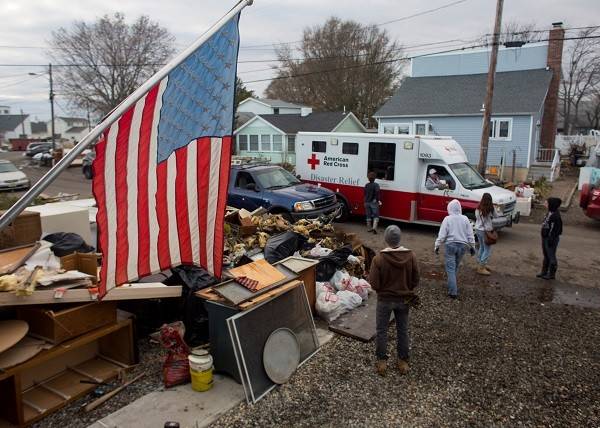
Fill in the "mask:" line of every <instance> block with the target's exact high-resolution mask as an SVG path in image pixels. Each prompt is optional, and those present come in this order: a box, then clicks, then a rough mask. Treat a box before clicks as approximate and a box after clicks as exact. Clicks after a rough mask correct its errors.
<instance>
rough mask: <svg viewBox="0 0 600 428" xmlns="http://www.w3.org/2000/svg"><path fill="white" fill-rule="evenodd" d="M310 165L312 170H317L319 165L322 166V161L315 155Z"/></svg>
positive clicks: (310, 160)
mask: <svg viewBox="0 0 600 428" xmlns="http://www.w3.org/2000/svg"><path fill="white" fill-rule="evenodd" d="M308 164H309V165H310V169H315V168H316V167H317V165H320V164H321V161H320V160H319V159H317V155H315V154H314V153H313V154H312V156H311V158H310V159H309V160H308Z"/></svg>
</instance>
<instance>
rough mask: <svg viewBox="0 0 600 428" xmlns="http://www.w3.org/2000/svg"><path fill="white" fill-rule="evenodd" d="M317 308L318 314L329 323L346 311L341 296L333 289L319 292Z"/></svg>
mask: <svg viewBox="0 0 600 428" xmlns="http://www.w3.org/2000/svg"><path fill="white" fill-rule="evenodd" d="M315 309H316V310H317V314H319V316H320V317H321V318H323V319H324V320H325V321H327V322H328V323H330V322H332V321H333V320H335V319H336V318H337V317H339V316H340V315H342V314H343V313H344V312H345V310H344V308H343V307H342V304H341V303H340V298H339V297H338V296H337V295H336V294H335V293H333V292H331V291H324V292H322V293H320V294H317V301H316V303H315Z"/></svg>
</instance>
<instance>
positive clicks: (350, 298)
mask: <svg viewBox="0 0 600 428" xmlns="http://www.w3.org/2000/svg"><path fill="white" fill-rule="evenodd" d="M336 295H337V297H339V302H340V304H341V306H342V308H343V309H344V310H345V311H351V310H352V309H354V308H357V307H359V306H360V305H361V304H362V298H361V297H360V296H359V295H358V294H356V293H354V292H352V291H348V290H342V291H338V292H337V293H336Z"/></svg>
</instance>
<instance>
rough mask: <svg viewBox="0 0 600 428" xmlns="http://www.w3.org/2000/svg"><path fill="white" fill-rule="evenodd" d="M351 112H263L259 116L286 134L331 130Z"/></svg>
mask: <svg viewBox="0 0 600 428" xmlns="http://www.w3.org/2000/svg"><path fill="white" fill-rule="evenodd" d="M350 114H351V113H350V112H348V113H343V112H341V111H320V112H313V113H311V114H309V115H306V116H301V115H299V114H261V115H259V117H261V118H262V119H264V120H266V121H267V122H269V123H270V124H272V125H273V126H275V127H276V128H279V129H280V130H282V131H283V132H285V133H286V134H297V133H298V132H301V131H308V132H311V131H312V132H331V131H332V130H333V129H334V128H335V127H336V126H337V125H338V124H339V123H340V122H341V121H342V120H344V119H345V118H346V117H348V115H350Z"/></svg>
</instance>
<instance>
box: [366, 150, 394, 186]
mask: <svg viewBox="0 0 600 428" xmlns="http://www.w3.org/2000/svg"><path fill="white" fill-rule="evenodd" d="M395 166H396V144H395V143H369V163H368V170H369V171H375V173H376V174H377V178H379V179H381V180H390V181H391V180H393V179H394V170H395Z"/></svg>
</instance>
